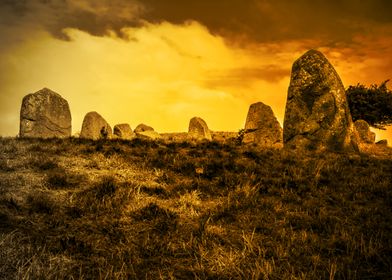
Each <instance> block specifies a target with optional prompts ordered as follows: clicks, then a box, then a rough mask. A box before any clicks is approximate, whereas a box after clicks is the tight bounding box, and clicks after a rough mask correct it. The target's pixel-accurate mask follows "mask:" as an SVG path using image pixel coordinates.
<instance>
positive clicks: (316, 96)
mask: <svg viewBox="0 0 392 280" xmlns="http://www.w3.org/2000/svg"><path fill="white" fill-rule="evenodd" d="M283 141H284V145H285V147H289V148H305V149H307V150H318V151H322V150H329V151H358V141H359V139H358V134H357V132H356V130H355V128H354V124H353V122H352V118H351V114H350V110H349V107H348V103H347V98H346V93H345V89H344V86H343V83H342V81H341V79H340V77H339V75H338V74H337V73H336V71H335V69H334V68H333V66H332V65H331V63H330V62H329V61H328V60H327V58H326V57H325V56H324V55H323V54H322V53H321V52H319V51H316V50H310V51H308V52H307V53H305V54H304V55H303V56H301V57H300V58H299V59H298V60H297V61H295V63H294V65H293V68H292V73H291V81H290V86H289V90H288V97H287V103H286V112H285V118H284V125H283Z"/></svg>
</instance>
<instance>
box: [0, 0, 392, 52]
mask: <svg viewBox="0 0 392 280" xmlns="http://www.w3.org/2000/svg"><path fill="white" fill-rule="evenodd" d="M0 5H1V12H0V15H1V22H2V23H3V24H4V23H6V24H7V23H8V24H9V23H21V22H23V21H27V22H31V23H37V24H41V25H43V26H44V27H45V28H46V29H47V30H49V31H50V32H51V33H52V34H54V35H56V36H57V37H61V36H63V33H62V29H63V28H67V27H71V28H77V29H80V30H84V31H87V32H89V33H91V34H94V35H103V34H106V33H107V30H113V31H116V32H117V33H118V34H121V32H120V30H121V28H122V27H125V26H138V25H141V24H142V23H143V21H148V22H152V23H157V22H161V21H168V22H171V23H183V22H185V21H188V20H195V21H198V22H200V23H202V24H203V25H205V26H207V27H208V28H209V29H210V30H211V31H212V32H213V33H215V34H220V35H223V36H225V37H227V38H231V39H232V40H240V41H242V40H245V39H247V40H250V41H256V42H269V41H280V40H298V39H315V38H316V39H322V40H324V41H326V42H327V41H328V42H329V44H334V42H336V41H347V42H349V41H350V39H351V37H352V36H353V35H355V34H358V33H370V32H372V28H373V27H374V26H377V25H383V24H389V23H391V22H392V16H391V15H390V11H391V10H392V1H389V0H362V1H358V0H329V1H327V0H296V1H292V0H280V1H276V0H213V1H211V0H187V1H183V0H138V1H137V0H112V1H109V0H102V1H95V0H19V1H14V0H0Z"/></svg>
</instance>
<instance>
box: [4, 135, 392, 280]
mask: <svg viewBox="0 0 392 280" xmlns="http://www.w3.org/2000/svg"><path fill="white" fill-rule="evenodd" d="M380 149H381V148H380ZM382 149H384V150H382V151H381V150H379V151H377V153H372V154H360V155H349V154H318V155H311V154H308V155H301V154H298V153H293V152H290V151H286V150H278V149H263V150H259V149H257V148H256V147H253V146H248V147H244V146H240V145H237V144H236V143H235V141H234V142H233V143H231V142H230V141H226V142H225V143H224V144H223V143H218V142H201V143H196V142H194V143H191V142H164V141H161V142H159V141H158V142H149V141H143V140H139V139H135V140H133V141H121V140H116V141H114V140H113V141H110V140H105V141H104V140H102V141H89V140H82V139H72V138H71V139H66V140H60V139H48V140H38V139H14V138H1V139H0V278H1V279H160V278H163V279H167V278H169V279H171V278H172V279H193V278H195V279H386V278H388V277H390V276H391V275H392V257H391V256H392V243H391V240H392V211H391V206H392V188H391V182H392V156H391V155H392V154H391V151H390V149H388V148H382ZM386 153H387V154H386ZM374 154H376V155H377V156H374Z"/></svg>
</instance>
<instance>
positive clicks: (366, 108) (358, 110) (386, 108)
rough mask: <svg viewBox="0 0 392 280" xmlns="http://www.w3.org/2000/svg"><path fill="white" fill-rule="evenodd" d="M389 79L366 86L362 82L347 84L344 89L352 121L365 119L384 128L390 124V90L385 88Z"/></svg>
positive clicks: (375, 125)
mask: <svg viewBox="0 0 392 280" xmlns="http://www.w3.org/2000/svg"><path fill="white" fill-rule="evenodd" d="M388 81H389V80H386V81H385V82H383V83H381V84H380V85H379V86H378V85H376V84H373V85H371V86H370V87H366V86H364V85H362V84H357V85H356V86H349V87H348V88H347V90H346V94H347V99H348V104H349V107H350V111H351V115H352V118H353V121H356V120H360V119H362V120H365V121H366V122H368V123H369V125H371V126H373V127H375V128H379V129H385V126H388V125H391V124H392V91H391V90H389V89H388V88H387V83H388Z"/></svg>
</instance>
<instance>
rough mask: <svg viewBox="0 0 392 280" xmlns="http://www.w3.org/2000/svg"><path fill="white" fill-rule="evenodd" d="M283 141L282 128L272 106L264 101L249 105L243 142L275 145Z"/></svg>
mask: <svg viewBox="0 0 392 280" xmlns="http://www.w3.org/2000/svg"><path fill="white" fill-rule="evenodd" d="M282 142H283V137H282V128H281V126H280V124H279V122H278V120H277V119H276V117H275V115H274V112H273V111H272V109H271V107H270V106H268V105H265V104H264V103H262V102H258V103H254V104H252V105H251V106H250V107H249V111H248V115H247V118H246V123H245V135H244V138H243V143H245V144H247V143H255V144H257V145H260V146H273V145H275V144H281V143H282Z"/></svg>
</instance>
